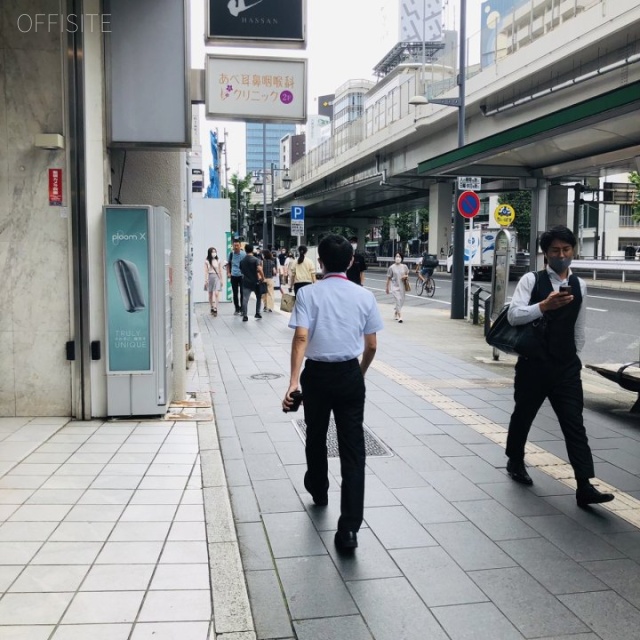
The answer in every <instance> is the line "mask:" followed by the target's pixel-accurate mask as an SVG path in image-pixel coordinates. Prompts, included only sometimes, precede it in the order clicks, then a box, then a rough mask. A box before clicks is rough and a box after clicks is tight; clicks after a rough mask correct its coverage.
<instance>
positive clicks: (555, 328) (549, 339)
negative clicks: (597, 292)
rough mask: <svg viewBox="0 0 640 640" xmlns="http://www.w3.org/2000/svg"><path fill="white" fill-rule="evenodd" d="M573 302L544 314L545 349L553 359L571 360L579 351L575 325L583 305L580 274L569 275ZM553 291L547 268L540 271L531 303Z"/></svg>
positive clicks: (542, 298) (539, 300)
mask: <svg viewBox="0 0 640 640" xmlns="http://www.w3.org/2000/svg"><path fill="white" fill-rule="evenodd" d="M569 284H570V285H571V293H572V294H573V302H572V303H571V304H568V305H566V306H565V307H562V308H561V309H555V310H554V311H547V312H546V313H545V314H544V318H545V321H546V326H545V330H544V335H545V349H546V351H547V356H548V357H549V358H551V359H553V360H570V359H571V358H574V357H575V356H576V353H577V349H576V337H575V326H576V320H577V319H578V313H580V306H581V305H582V289H581V288H580V281H579V280H578V276H576V275H573V274H571V275H570V276H569ZM552 291H553V285H552V284H551V279H550V278H549V274H548V273H547V270H546V269H544V270H542V271H538V278H537V282H536V286H534V288H533V291H532V292H531V299H530V301H529V304H536V303H538V302H541V301H542V300H544V299H545V298H546V297H547V296H548V295H549V294H550V293H551V292H552Z"/></svg>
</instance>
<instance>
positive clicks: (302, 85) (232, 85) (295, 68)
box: [205, 54, 307, 123]
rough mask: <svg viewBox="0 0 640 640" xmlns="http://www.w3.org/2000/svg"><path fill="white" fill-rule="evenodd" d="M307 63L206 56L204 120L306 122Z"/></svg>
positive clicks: (282, 59)
mask: <svg viewBox="0 0 640 640" xmlns="http://www.w3.org/2000/svg"><path fill="white" fill-rule="evenodd" d="M306 78H307V61H306V60H305V59H303V58H266V57H254V56H221V55H215V54H209V55H208V56H207V58H206V61H205V110H206V117H207V118H209V119H219V120H245V121H246V120H250V121H258V122H300V123H303V122H306V120H307V108H306V105H307V85H306Z"/></svg>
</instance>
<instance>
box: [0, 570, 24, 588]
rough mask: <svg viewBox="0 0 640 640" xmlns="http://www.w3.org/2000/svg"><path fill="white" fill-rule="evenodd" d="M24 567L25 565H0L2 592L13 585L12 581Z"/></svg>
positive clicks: (0, 586)
mask: <svg viewBox="0 0 640 640" xmlns="http://www.w3.org/2000/svg"><path fill="white" fill-rule="evenodd" d="M23 569H24V567H23V565H6V564H5V565H0V593H3V592H4V591H6V590H7V589H8V588H9V587H10V586H11V583H12V582H13V581H14V580H15V579H16V578H17V577H18V574H19V573H20V572H21V571H22V570H23Z"/></svg>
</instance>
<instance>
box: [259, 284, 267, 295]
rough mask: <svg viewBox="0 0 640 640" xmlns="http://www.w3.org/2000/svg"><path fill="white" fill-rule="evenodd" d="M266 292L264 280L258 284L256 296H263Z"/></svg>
mask: <svg viewBox="0 0 640 640" xmlns="http://www.w3.org/2000/svg"><path fill="white" fill-rule="evenodd" d="M267 291H268V289H267V283H266V282H265V281H264V280H262V281H261V282H258V295H259V296H263V295H264V294H265V293H267Z"/></svg>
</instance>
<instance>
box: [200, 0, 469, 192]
mask: <svg viewBox="0 0 640 640" xmlns="http://www.w3.org/2000/svg"><path fill="white" fill-rule="evenodd" d="M205 1H206V0H191V26H192V34H191V37H192V48H191V66H192V67H193V68H201V69H202V68H204V57H205V54H206V53H221V54H222V53H224V54H227V55H228V54H233V53H237V54H238V55H252V54H253V55H257V56H261V55H273V56H282V57H286V56H290V57H295V58H307V59H308V65H307V72H308V78H307V83H308V86H307V96H308V105H307V112H308V113H309V114H315V113H317V112H318V111H317V100H316V98H317V97H318V96H320V95H325V94H330V93H333V92H334V91H335V89H336V88H337V87H339V86H340V85H341V84H342V83H344V82H346V81H347V80H351V79H360V78H365V79H369V80H375V78H374V76H373V67H374V66H375V65H376V64H377V63H378V62H379V61H380V60H381V59H382V57H383V56H384V55H385V54H386V53H387V52H388V51H389V50H390V49H391V47H393V45H394V44H396V42H397V41H398V20H399V0H307V48H306V49H303V50H287V49H259V48H250V49H247V48H242V47H207V48H206V49H205V45H204V34H205V30H206V29H205V10H204V7H205ZM270 1H272V2H277V0H270ZM480 2H481V0H467V5H468V7H467V15H468V26H467V34H468V35H469V34H472V33H474V31H477V30H478V27H477V26H475V25H477V24H478V21H479V12H480V8H479V6H480ZM443 7H444V21H445V23H446V25H447V28H455V25H456V23H457V19H458V12H459V8H458V0H443ZM201 116H202V117H201V120H200V127H201V135H200V138H201V144H202V147H203V149H202V150H203V169H204V173H205V185H206V184H208V179H209V174H208V167H209V165H210V164H211V151H210V144H209V131H210V130H215V129H218V134H219V137H220V140H222V139H223V132H224V130H226V131H227V134H228V135H227V143H228V149H227V151H228V166H229V175H231V174H232V173H234V172H238V173H240V174H241V175H244V171H245V166H244V155H245V136H244V129H245V127H244V123H238V122H232V121H208V120H205V119H204V108H203V107H201Z"/></svg>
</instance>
